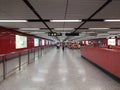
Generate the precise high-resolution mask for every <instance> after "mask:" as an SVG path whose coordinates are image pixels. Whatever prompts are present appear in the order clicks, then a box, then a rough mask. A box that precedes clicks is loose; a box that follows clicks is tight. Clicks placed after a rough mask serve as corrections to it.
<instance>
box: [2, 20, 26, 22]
mask: <svg viewBox="0 0 120 90" xmlns="http://www.w3.org/2000/svg"><path fill="white" fill-rule="evenodd" d="M0 22H28V21H27V20H0Z"/></svg>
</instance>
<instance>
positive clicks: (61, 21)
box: [50, 20, 82, 22]
mask: <svg viewBox="0 0 120 90" xmlns="http://www.w3.org/2000/svg"><path fill="white" fill-rule="evenodd" d="M81 21H82V20H50V22H81Z"/></svg>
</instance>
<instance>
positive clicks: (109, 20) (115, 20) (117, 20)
mask: <svg viewBox="0 0 120 90" xmlns="http://www.w3.org/2000/svg"><path fill="white" fill-rule="evenodd" d="M104 22H120V19H108V20H104Z"/></svg>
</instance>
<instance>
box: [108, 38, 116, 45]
mask: <svg viewBox="0 0 120 90" xmlns="http://www.w3.org/2000/svg"><path fill="white" fill-rule="evenodd" d="M108 45H113V46H115V45H116V39H108Z"/></svg>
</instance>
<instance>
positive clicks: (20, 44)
mask: <svg viewBox="0 0 120 90" xmlns="http://www.w3.org/2000/svg"><path fill="white" fill-rule="evenodd" d="M15 39H16V49H21V48H27V37H26V36H20V35H16V37H15Z"/></svg>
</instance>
